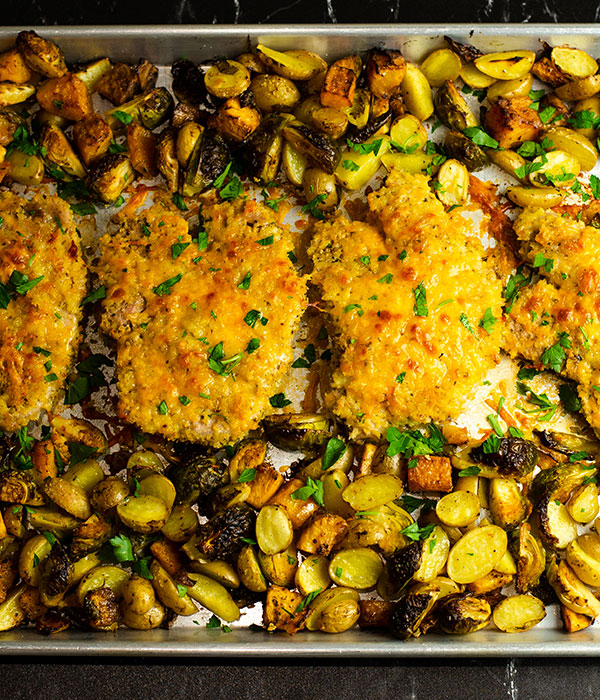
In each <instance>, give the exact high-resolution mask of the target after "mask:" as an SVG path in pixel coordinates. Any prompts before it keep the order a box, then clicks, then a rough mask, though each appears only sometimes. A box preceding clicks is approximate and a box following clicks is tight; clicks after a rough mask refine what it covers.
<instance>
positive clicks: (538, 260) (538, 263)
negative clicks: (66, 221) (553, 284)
mask: <svg viewBox="0 0 600 700" xmlns="http://www.w3.org/2000/svg"><path fill="white" fill-rule="evenodd" d="M533 267H543V268H544V269H545V270H546V272H550V271H551V270H552V268H553V267H554V258H547V257H546V256H545V255H544V254H543V253H536V255H535V258H534V259H533Z"/></svg>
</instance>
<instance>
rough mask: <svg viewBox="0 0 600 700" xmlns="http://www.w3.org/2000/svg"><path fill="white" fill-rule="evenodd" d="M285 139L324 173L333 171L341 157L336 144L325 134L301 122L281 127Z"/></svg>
mask: <svg viewBox="0 0 600 700" xmlns="http://www.w3.org/2000/svg"><path fill="white" fill-rule="evenodd" d="M283 135H284V137H285V139H286V141H289V143H291V144H292V146H293V147H294V148H295V149H296V150H297V151H299V152H300V153H302V154H303V155H304V156H306V157H307V158H308V159H309V160H311V161H312V162H313V163H315V164H316V165H317V166H318V167H319V168H321V169H322V170H324V171H325V172H326V173H330V174H331V173H334V172H335V169H336V168H337V166H338V163H339V162H340V158H341V150H340V147H339V146H338V144H337V143H336V142H335V141H334V140H333V139H331V138H329V136H327V134H324V133H323V132H321V131H317V130H316V129H311V128H310V127H309V126H306V124H303V123H302V122H293V123H292V124H290V125H289V126H285V127H284V128H283Z"/></svg>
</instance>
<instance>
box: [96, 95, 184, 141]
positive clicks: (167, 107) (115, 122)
mask: <svg viewBox="0 0 600 700" xmlns="http://www.w3.org/2000/svg"><path fill="white" fill-rule="evenodd" d="M173 106H174V102H173V98H172V97H171V93H170V92H169V91H168V90H167V89H166V88H164V87H158V88H154V90H151V91H150V92H147V93H145V94H144V95H139V96H138V97H135V98H134V99H133V100H131V101H130V102H125V104H122V105H118V106H117V107H115V108H114V109H110V110H109V111H108V112H106V114H105V115H104V116H105V117H106V120H107V121H108V124H109V126H110V128H111V129H113V131H116V130H118V129H123V127H124V126H125V125H126V124H129V123H130V122H131V121H132V120H133V121H135V122H137V123H139V124H142V126H145V127H146V128H147V129H150V130H152V129H156V127H157V126H160V125H161V124H164V123H165V122H166V121H167V119H168V118H169V117H170V116H171V113H172V112H173Z"/></svg>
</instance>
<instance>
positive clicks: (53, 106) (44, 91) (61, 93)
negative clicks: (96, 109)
mask: <svg viewBox="0 0 600 700" xmlns="http://www.w3.org/2000/svg"><path fill="white" fill-rule="evenodd" d="M36 99H37V101H38V102H39V104H40V107H42V109H45V110H46V112H50V114H55V115H56V116H59V117H64V118H65V119H69V120H70V121H74V122H78V121H80V120H81V119H85V117H87V116H88V115H89V114H90V113H91V111H92V100H91V97H90V93H89V92H88V89H87V88H86V86H85V83H84V82H83V80H81V79H80V78H78V77H77V76H76V75H74V74H73V73H67V75H64V76H62V78H50V80H46V82H44V83H42V84H41V85H40V87H39V88H38V91H37V93H36Z"/></svg>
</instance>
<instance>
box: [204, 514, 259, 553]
mask: <svg viewBox="0 0 600 700" xmlns="http://www.w3.org/2000/svg"><path fill="white" fill-rule="evenodd" d="M254 523H255V514H254V511H253V510H252V509H251V508H249V507H248V506H246V505H244V504H238V505H235V506H232V507H231V508H227V509H226V510H223V511H221V512H220V513H217V515H215V516H214V517H212V518H211V519H210V520H209V521H208V522H207V523H204V524H203V525H200V527H199V528H198V532H197V533H196V534H195V535H194V543H195V545H196V547H197V548H198V550H199V551H200V552H201V553H202V554H204V555H206V556H207V557H209V558H210V559H224V560H225V561H231V560H232V559H234V558H235V556H236V555H237V553H238V552H239V550H240V549H241V548H242V547H243V546H244V542H243V541H242V539H243V538H246V539H249V538H253V537H254Z"/></svg>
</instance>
